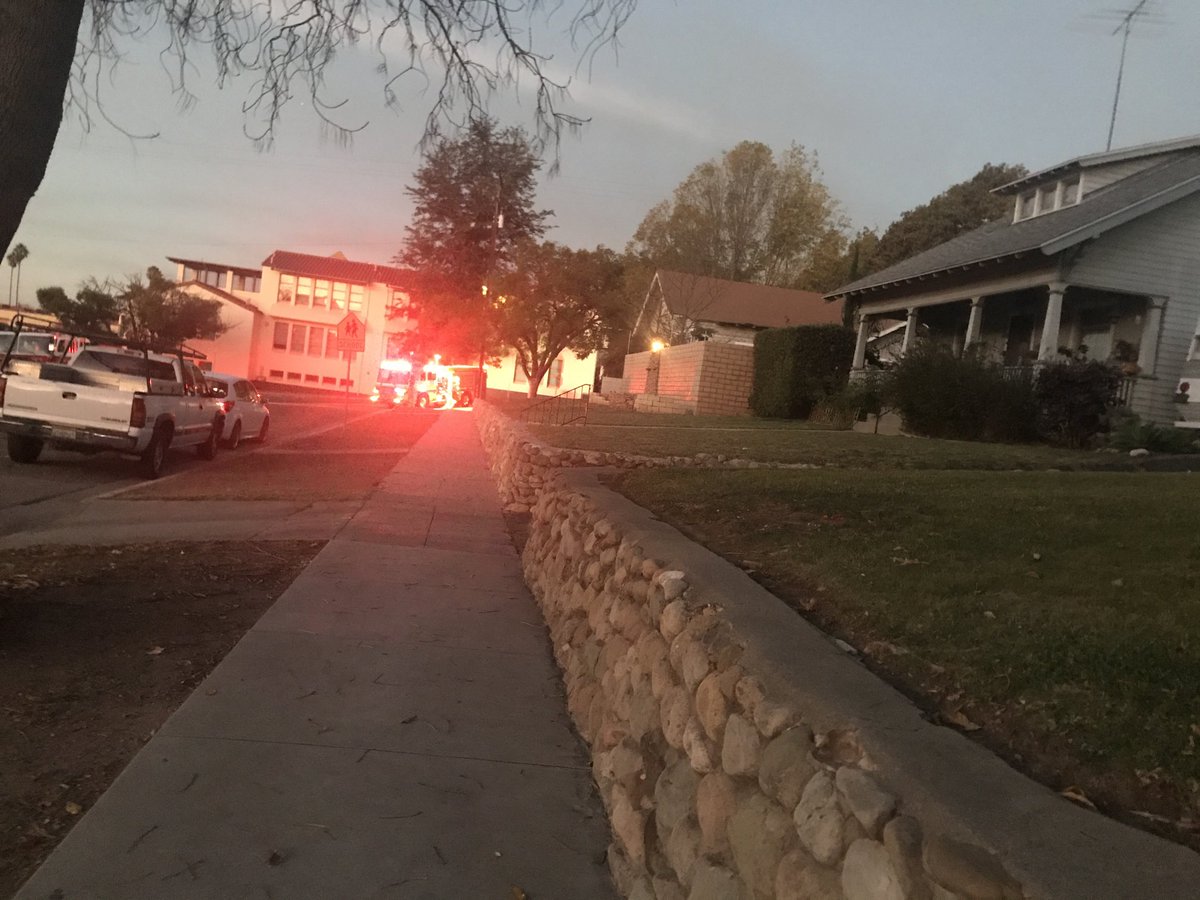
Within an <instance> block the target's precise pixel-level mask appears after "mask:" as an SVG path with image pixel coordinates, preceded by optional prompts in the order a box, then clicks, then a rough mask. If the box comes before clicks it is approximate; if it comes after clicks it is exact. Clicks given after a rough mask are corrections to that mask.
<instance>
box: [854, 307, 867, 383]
mask: <svg viewBox="0 0 1200 900" xmlns="http://www.w3.org/2000/svg"><path fill="white" fill-rule="evenodd" d="M870 331H871V323H870V320H868V319H867V317H866V316H864V315H863V314H862V313H859V315H858V340H857V341H856V342H855V344H854V362H852V363H851V364H850V368H851V370H853V371H860V370H862V369H863V368H865V367H866V365H867V338H868V337H869V335H870Z"/></svg>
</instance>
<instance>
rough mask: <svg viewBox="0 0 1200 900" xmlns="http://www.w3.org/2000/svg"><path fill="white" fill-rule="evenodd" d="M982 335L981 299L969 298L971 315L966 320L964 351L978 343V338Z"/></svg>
mask: <svg viewBox="0 0 1200 900" xmlns="http://www.w3.org/2000/svg"><path fill="white" fill-rule="evenodd" d="M982 333H983V298H982V297H972V298H971V315H970V316H969V317H968V318H967V342H966V349H967V350H970V349H971V348H972V347H973V346H974V345H975V344H978V343H979V337H980V335H981V334H982Z"/></svg>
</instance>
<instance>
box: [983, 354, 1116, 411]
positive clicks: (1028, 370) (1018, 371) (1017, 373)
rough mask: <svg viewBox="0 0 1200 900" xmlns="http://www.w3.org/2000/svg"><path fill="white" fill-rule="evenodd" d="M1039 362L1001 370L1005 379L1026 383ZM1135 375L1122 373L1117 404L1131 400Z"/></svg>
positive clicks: (1038, 365) (1031, 377) (1029, 381)
mask: <svg viewBox="0 0 1200 900" xmlns="http://www.w3.org/2000/svg"><path fill="white" fill-rule="evenodd" d="M1041 368H1042V366H1041V364H1040V363H1032V364H1030V365H1026V366H1004V368H1003V369H1002V370H1001V371H1002V372H1003V373H1004V378H1005V380H1006V381H1021V382H1025V383H1026V384H1032V383H1033V382H1034V380H1035V379H1036V378H1037V374H1038V372H1039V371H1041ZM1137 382H1138V376H1137V375H1122V376H1121V380H1120V381H1119V382H1118V383H1117V406H1128V405H1129V404H1130V403H1131V402H1132V401H1133V391H1134V388H1135V387H1136V386H1137Z"/></svg>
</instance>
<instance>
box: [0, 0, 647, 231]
mask: <svg viewBox="0 0 1200 900" xmlns="http://www.w3.org/2000/svg"><path fill="white" fill-rule="evenodd" d="M636 5H637V0H568V2H565V3H564V2H563V0H54V2H53V4H47V3H46V2H45V0H0V134H2V135H4V136H5V139H4V140H3V141H0V184H2V185H4V190H3V191H0V248H7V247H8V245H9V243H10V242H11V241H12V238H13V235H14V234H15V233H16V229H17V226H18V225H19V224H20V221H21V217H22V216H23V215H24V212H25V208H26V206H27V204H28V202H29V199H30V198H31V197H32V196H33V194H34V193H35V192H36V191H37V189H38V186H39V185H40V184H41V181H42V178H43V177H44V175H45V172H46V165H47V162H48V161H49V158H50V153H51V150H52V149H53V147H54V141H55V138H56V137H57V135H58V129H59V126H60V124H61V122H62V118H63V113H64V111H66V110H73V111H74V112H76V113H77V114H78V115H79V116H80V117H81V119H82V121H83V123H84V126H85V127H90V126H91V124H92V123H94V122H95V121H96V120H97V119H101V120H107V116H106V114H105V108H104V103H103V91H104V88H105V85H106V84H107V83H108V81H109V78H110V76H111V70H112V67H113V66H116V65H119V63H120V61H121V58H122V53H123V49H124V48H126V47H128V46H129V45H130V43H131V42H136V41H146V40H153V39H160V40H165V45H164V46H163V47H162V48H161V53H160V58H161V60H162V62H163V67H164V69H166V71H167V73H168V76H169V77H170V78H171V83H172V86H173V88H174V90H175V92H176V94H177V96H178V97H179V98H180V102H181V104H182V105H183V106H185V107H186V106H187V105H189V104H190V103H192V102H193V101H194V99H195V98H194V95H193V94H192V92H191V89H190V86H189V80H188V78H189V74H190V73H192V72H193V71H194V63H195V61H196V59H197V57H198V56H209V57H211V59H212V60H213V61H214V63H215V65H216V77H217V82H218V85H221V86H223V85H225V84H226V83H227V82H228V81H229V80H230V79H232V78H233V77H235V76H241V75H250V76H253V80H252V85H251V88H250V90H249V92H248V94H247V96H246V98H245V101H244V103H243V107H242V108H243V112H244V113H245V116H246V119H245V131H246V134H247V136H248V137H249V138H251V139H252V140H254V141H255V142H256V143H257V144H259V145H260V146H267V145H270V143H271V141H272V139H273V137H274V134H275V129H276V126H277V125H278V123H279V119H280V116H281V114H282V110H283V108H284V107H285V106H286V105H287V103H288V102H289V101H291V100H292V99H294V98H296V97H298V96H299V97H303V98H305V99H306V101H307V103H308V105H310V107H311V109H312V110H314V111H315V112H316V114H317V115H318V116H319V117H320V118H321V119H322V121H323V122H324V123H325V124H326V125H327V126H328V127H329V130H330V131H331V132H332V134H333V135H334V136H335V137H338V138H341V139H346V138H349V137H350V136H351V135H352V134H353V133H354V132H355V131H357V130H359V129H361V128H362V127H363V126H364V125H365V123H363V122H348V121H344V120H343V119H342V118H340V116H339V110H340V108H341V107H342V105H343V103H344V100H342V99H339V98H336V97H330V96H328V95H327V92H326V88H325V73H326V69H327V67H328V66H329V64H330V63H331V62H332V60H333V59H334V56H335V54H336V52H337V51H338V50H340V49H343V48H346V47H350V46H355V45H359V44H364V45H367V44H369V46H370V47H371V48H372V50H373V52H375V53H376V54H377V55H378V58H379V72H380V85H381V89H382V91H383V96H384V98H385V100H386V101H387V102H388V103H390V104H393V105H398V104H400V101H401V96H402V95H401V85H404V86H405V87H407V86H408V85H409V84H412V85H414V86H418V87H421V88H425V89H427V90H428V92H429V95H430V96H432V100H429V101H425V102H426V104H427V105H426V117H425V129H424V133H425V136H426V138H430V137H433V136H435V135H437V134H439V133H440V132H441V131H442V130H443V129H447V128H451V129H452V128H457V127H458V126H461V125H462V124H464V123H466V122H469V121H471V120H474V119H476V118H478V117H479V116H480V115H482V114H484V112H485V110H486V108H487V105H488V102H489V99H490V98H491V97H492V96H493V95H494V94H495V93H496V92H497V91H500V90H505V89H513V88H515V86H516V85H517V82H518V80H523V84H525V85H526V86H529V87H530V88H531V89H532V90H533V93H534V96H535V105H534V112H533V118H534V121H535V134H536V139H537V140H539V141H541V142H543V143H548V144H551V145H553V146H554V147H555V148H557V143H558V140H559V137H560V135H561V133H562V130H563V129H564V128H566V129H568V130H570V129H574V128H577V127H578V126H580V125H581V124H582V123H583V122H584V121H585V119H583V118H581V117H579V116H578V115H575V114H572V113H570V112H568V111H565V110H564V108H563V107H562V104H563V103H564V101H565V92H566V89H567V87H568V85H567V83H565V82H562V81H556V80H555V79H554V78H552V77H551V76H550V75H548V74H547V65H546V64H547V62H548V60H549V57H547V56H545V55H542V54H541V53H540V52H539V51H538V50H537V49H536V48H535V47H534V42H533V34H534V29H535V26H540V24H541V23H542V22H549V23H550V24H551V25H553V24H555V16H556V14H560V12H561V9H562V8H563V7H568V8H569V9H570V10H571V11H569V12H561V15H562V19H561V27H562V29H563V30H564V31H566V32H567V34H568V35H569V37H570V39H571V43H572V47H573V48H574V49H575V50H576V51H577V53H578V54H579V58H580V61H581V62H582V61H586V60H589V59H590V58H591V56H592V55H593V54H594V53H595V52H596V51H597V50H598V49H600V48H601V47H603V46H605V45H607V44H610V43H612V42H615V40H616V37H617V34H618V32H619V31H620V29H621V28H622V27H623V26H624V25H625V23H626V22H627V20H628V18H629V16H630V15H631V14H632V13H633V11H634V9H635V7H636ZM51 6H52V9H51V8H50V7H51ZM164 35H165V38H163V37H162V36H164Z"/></svg>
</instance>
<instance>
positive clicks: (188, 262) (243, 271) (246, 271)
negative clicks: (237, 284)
mask: <svg viewBox="0 0 1200 900" xmlns="http://www.w3.org/2000/svg"><path fill="white" fill-rule="evenodd" d="M167 259H169V260H170V261H171V262H173V263H179V264H181V265H184V266H187V267H188V268H191V269H216V270H218V271H221V272H233V273H234V274H235V275H251V276H254V277H258V276H259V275H262V269H251V268H247V267H246V266H231V265H229V264H228V263H216V262H205V261H204V260H202V259H183V258H181V257H178V256H168V257H167Z"/></svg>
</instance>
